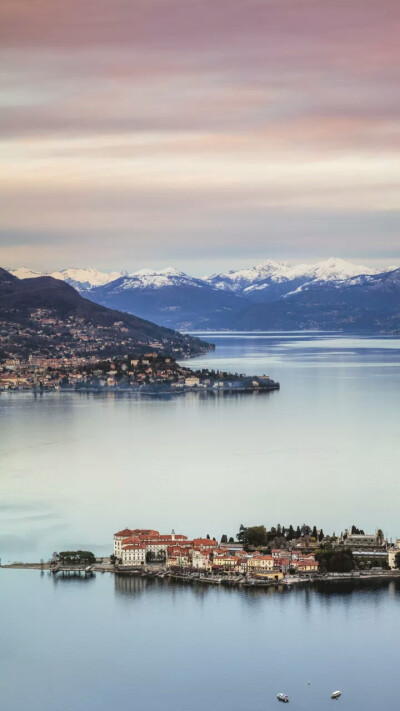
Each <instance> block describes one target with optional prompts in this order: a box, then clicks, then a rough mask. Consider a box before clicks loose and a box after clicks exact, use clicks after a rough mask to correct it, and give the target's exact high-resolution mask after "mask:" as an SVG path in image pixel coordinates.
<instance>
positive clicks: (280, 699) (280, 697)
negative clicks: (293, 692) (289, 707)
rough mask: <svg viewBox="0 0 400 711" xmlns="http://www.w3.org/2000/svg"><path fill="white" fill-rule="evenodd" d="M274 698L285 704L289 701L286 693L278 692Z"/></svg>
mask: <svg viewBox="0 0 400 711" xmlns="http://www.w3.org/2000/svg"><path fill="white" fill-rule="evenodd" d="M276 698H277V699H278V701H283V702H284V703H285V704H287V703H288V701H289V697H288V695H287V694H278V696H277V697H276Z"/></svg>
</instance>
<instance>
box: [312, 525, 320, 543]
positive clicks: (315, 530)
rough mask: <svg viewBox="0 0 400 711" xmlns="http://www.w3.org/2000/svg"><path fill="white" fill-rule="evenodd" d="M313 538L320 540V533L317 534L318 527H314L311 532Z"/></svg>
mask: <svg viewBox="0 0 400 711" xmlns="http://www.w3.org/2000/svg"><path fill="white" fill-rule="evenodd" d="M311 536H312V537H313V538H315V540H317V539H318V533H317V527H316V526H313V530H312V531H311Z"/></svg>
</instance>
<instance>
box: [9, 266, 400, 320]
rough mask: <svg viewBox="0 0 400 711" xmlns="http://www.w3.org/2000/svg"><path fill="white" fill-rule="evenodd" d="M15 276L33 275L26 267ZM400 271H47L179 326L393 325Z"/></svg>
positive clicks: (114, 304)
mask: <svg viewBox="0 0 400 711" xmlns="http://www.w3.org/2000/svg"><path fill="white" fill-rule="evenodd" d="M13 274H14V275H16V276H18V277H19V278H25V277H26V276H29V277H32V276H33V274H32V272H30V270H27V269H24V268H21V269H16V270H13ZM36 274H37V276H39V274H38V273H35V274H34V275H35V276H36ZM399 274H400V270H399V269H397V268H396V267H395V266H388V267H386V268H384V269H371V268H369V267H366V266H363V265H358V264H353V263H351V262H347V261H344V260H342V259H328V260H325V261H322V262H317V263H315V264H296V265H290V264H287V263H286V262H275V261H272V260H266V261H264V262H262V263H261V264H258V265H256V266H254V267H251V268H248V269H240V270H231V271H227V272H222V273H220V274H213V275H211V276H205V277H202V278H198V277H192V276H190V275H188V274H185V273H184V272H180V271H177V270H176V269H173V268H167V269H162V270H158V271H157V270H156V271H153V270H150V269H143V270H140V271H137V272H133V273H131V274H128V273H126V272H113V273H111V274H108V273H104V272H99V271H96V270H94V269H65V270H63V271H61V272H53V273H52V276H53V277H56V278H58V279H62V280H64V281H66V282H67V283H69V284H71V285H72V286H74V287H75V288H76V289H78V290H79V292H80V293H81V294H82V295H83V296H85V297H86V298H89V299H90V300H92V301H94V302H96V303H98V304H101V305H103V306H106V307H109V308H113V309H119V310H121V311H126V312H128V313H134V314H136V315H138V316H140V317H141V318H145V319H149V320H151V321H155V322H156V323H159V324H161V325H163V326H167V327H169V328H175V329H181V330H190V329H192V330H196V329H204V330H207V329H220V328H222V329H233V330H234V329H240V330H263V329H270V328H273V329H281V330H286V329H291V328H300V329H302V328H304V329H305V328H317V329H325V328H329V329H340V330H351V328H353V329H367V330H374V331H377V330H378V331H381V330H383V331H387V330H389V331H391V330H396V329H398V322H399V310H400V289H399V278H398V277H399Z"/></svg>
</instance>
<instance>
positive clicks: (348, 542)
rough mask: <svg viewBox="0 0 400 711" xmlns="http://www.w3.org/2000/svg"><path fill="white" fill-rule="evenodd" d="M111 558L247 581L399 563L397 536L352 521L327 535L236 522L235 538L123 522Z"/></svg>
mask: <svg viewBox="0 0 400 711" xmlns="http://www.w3.org/2000/svg"><path fill="white" fill-rule="evenodd" d="M113 546H114V547H113V556H112V557H111V561H112V563H113V564H114V565H115V568H116V570H117V571H120V572H128V571H132V572H135V571H137V572H138V571H140V570H141V569H143V568H147V569H148V568H150V567H151V565H152V564H153V565H154V564H157V563H158V565H159V566H160V567H161V568H163V570H164V572H165V573H169V574H171V575H177V576H179V575H182V574H183V575H184V574H191V575H193V574H201V575H202V577H203V578H205V579H207V578H208V577H211V578H212V577H214V576H215V575H217V576H218V575H223V576H224V578H226V579H227V580H229V579H231V580H232V578H235V579H236V580H237V581H239V580H242V582H247V583H259V582H267V583H268V582H272V583H277V582H285V581H286V582H287V581H293V580H294V579H296V580H302V579H315V578H321V577H326V576H328V575H334V576H337V575H349V574H350V575H351V576H358V575H364V574H368V573H371V572H372V573H376V574H378V573H384V572H385V571H390V570H397V569H399V568H400V539H397V540H396V542H395V543H394V544H393V543H391V542H389V541H388V540H387V539H386V538H385V537H384V534H383V532H382V530H381V529H377V530H376V531H375V533H373V534H366V533H365V532H364V531H363V530H361V529H358V528H357V527H356V526H352V527H351V528H350V529H349V530H345V531H344V532H343V533H342V534H340V536H336V535H335V534H333V535H332V536H326V535H325V534H324V533H323V531H322V530H321V529H317V527H316V526H313V527H311V526H307V525H306V524H303V526H301V527H300V526H298V527H297V528H296V529H294V527H293V526H289V527H287V528H286V527H285V526H280V524H278V525H277V526H276V527H272V528H271V529H269V530H268V531H267V529H266V528H265V526H251V527H245V526H243V525H241V526H240V530H239V533H238V534H237V536H236V540H235V539H234V538H233V537H230V538H229V539H228V536H226V535H224V536H222V538H221V541H219V542H218V541H217V540H216V539H215V538H211V537H210V536H207V537H206V538H194V539H189V538H188V537H187V536H185V535H183V534H176V533H175V532H172V533H170V534H160V533H159V531H156V530H153V529H129V528H125V529H123V530H121V531H118V532H117V533H115V534H114V541H113Z"/></svg>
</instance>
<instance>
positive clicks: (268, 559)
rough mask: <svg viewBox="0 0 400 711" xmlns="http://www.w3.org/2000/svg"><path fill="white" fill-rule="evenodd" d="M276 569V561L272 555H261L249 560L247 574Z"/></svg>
mask: <svg viewBox="0 0 400 711" xmlns="http://www.w3.org/2000/svg"><path fill="white" fill-rule="evenodd" d="M273 569H274V559H273V557H272V555H259V556H253V557H252V558H248V560H247V572H254V573H257V572H261V571H263V572H265V571H266V570H270V571H271V570H273Z"/></svg>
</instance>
